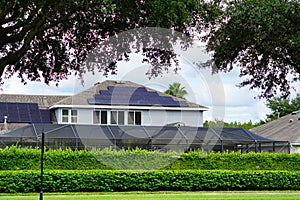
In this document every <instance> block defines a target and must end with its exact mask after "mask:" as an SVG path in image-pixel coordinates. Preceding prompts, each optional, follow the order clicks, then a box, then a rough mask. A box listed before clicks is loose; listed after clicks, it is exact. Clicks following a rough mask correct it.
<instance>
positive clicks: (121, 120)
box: [110, 111, 125, 125]
mask: <svg viewBox="0 0 300 200" xmlns="http://www.w3.org/2000/svg"><path fill="white" fill-rule="evenodd" d="M110 123H111V124H118V125H124V124H125V116H124V111H111V114H110Z"/></svg>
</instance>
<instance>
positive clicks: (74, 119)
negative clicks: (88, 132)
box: [61, 109, 78, 124]
mask: <svg viewBox="0 0 300 200" xmlns="http://www.w3.org/2000/svg"><path fill="white" fill-rule="evenodd" d="M64 111H67V114H64ZM61 123H63V124H77V123H78V110H77V109H62V110H61Z"/></svg>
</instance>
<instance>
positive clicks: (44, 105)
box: [0, 94, 69, 109]
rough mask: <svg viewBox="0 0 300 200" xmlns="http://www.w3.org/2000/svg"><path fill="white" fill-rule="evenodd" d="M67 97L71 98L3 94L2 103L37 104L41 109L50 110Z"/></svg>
mask: <svg viewBox="0 0 300 200" xmlns="http://www.w3.org/2000/svg"><path fill="white" fill-rule="evenodd" d="M67 97H69V96H57V95H56V96H55V95H24V94H1V95H0V102H18V103H37V104H38V105H39V108H40V109H48V108H49V107H50V106H51V105H53V104H55V103H56V102H58V101H60V100H62V99H65V98H67Z"/></svg>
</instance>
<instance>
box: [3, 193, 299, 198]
mask: <svg viewBox="0 0 300 200" xmlns="http://www.w3.org/2000/svg"><path fill="white" fill-rule="evenodd" d="M0 199H6V200H10V199H12V200H38V199H39V194H16V195H10V194H8V195H5V194H1V196H0ZM47 199H49V200H86V199H88V200H100V199H101V200H178V199H184V200H197V199H208V200H209V199H222V200H223V199H225V200H226V199H235V200H237V199H238V200H243V199H245V200H251V199H253V200H259V199H261V200H265V199H271V200H282V199H300V192H167V193H163V192H157V193H105V194H93V193H92V194H84V193H78V194H47V193H46V194H44V200H47Z"/></svg>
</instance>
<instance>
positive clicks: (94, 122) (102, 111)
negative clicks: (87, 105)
mask: <svg viewBox="0 0 300 200" xmlns="http://www.w3.org/2000/svg"><path fill="white" fill-rule="evenodd" d="M104 112H106V123H102V113H104ZM96 113H98V114H96ZM96 115H97V116H98V120H99V121H98V122H96V121H95V116H96ZM93 124H105V125H107V124H108V111H107V110H94V111H93Z"/></svg>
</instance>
